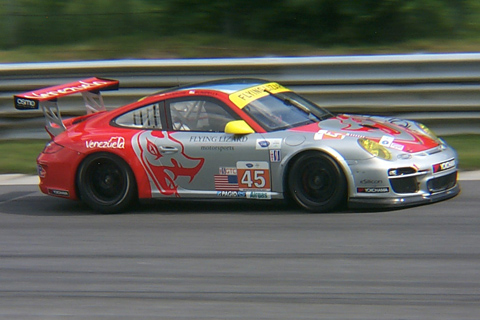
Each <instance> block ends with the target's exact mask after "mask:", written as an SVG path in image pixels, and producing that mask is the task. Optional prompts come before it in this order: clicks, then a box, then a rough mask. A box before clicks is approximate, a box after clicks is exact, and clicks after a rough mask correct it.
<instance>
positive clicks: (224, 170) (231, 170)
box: [218, 167, 237, 176]
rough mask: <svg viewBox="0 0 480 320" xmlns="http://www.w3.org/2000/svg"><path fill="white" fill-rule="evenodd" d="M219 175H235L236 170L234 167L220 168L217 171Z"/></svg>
mask: <svg viewBox="0 0 480 320" xmlns="http://www.w3.org/2000/svg"><path fill="white" fill-rule="evenodd" d="M218 173H219V174H226V175H235V176H236V175H237V168H235V167H220V168H219V169H218Z"/></svg>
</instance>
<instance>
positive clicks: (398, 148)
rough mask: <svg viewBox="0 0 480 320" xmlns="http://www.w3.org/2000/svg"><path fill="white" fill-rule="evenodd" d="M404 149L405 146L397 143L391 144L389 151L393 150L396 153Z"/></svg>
mask: <svg viewBox="0 0 480 320" xmlns="http://www.w3.org/2000/svg"><path fill="white" fill-rule="evenodd" d="M404 148H405V146H404V145H403V144H399V143H395V142H392V144H391V145H390V149H395V150H398V151H403V149H404Z"/></svg>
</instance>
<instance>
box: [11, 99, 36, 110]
mask: <svg viewBox="0 0 480 320" xmlns="http://www.w3.org/2000/svg"><path fill="white" fill-rule="evenodd" d="M15 107H16V108H17V109H20V110H28V109H38V102H37V101H34V100H30V99H24V98H15Z"/></svg>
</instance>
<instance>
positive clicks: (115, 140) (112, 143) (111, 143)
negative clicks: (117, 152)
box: [85, 137, 125, 149]
mask: <svg viewBox="0 0 480 320" xmlns="http://www.w3.org/2000/svg"><path fill="white" fill-rule="evenodd" d="M85 147H86V148H87V149H93V148H99V149H124V148H125V138H123V137H111V138H110V140H107V141H94V140H87V141H85Z"/></svg>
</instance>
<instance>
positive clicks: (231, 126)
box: [225, 120, 255, 134]
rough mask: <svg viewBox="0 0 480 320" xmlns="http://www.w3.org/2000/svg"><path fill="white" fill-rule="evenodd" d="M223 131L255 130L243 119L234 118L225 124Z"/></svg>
mask: <svg viewBox="0 0 480 320" xmlns="http://www.w3.org/2000/svg"><path fill="white" fill-rule="evenodd" d="M225 133H231V134H250V133H255V131H254V130H253V129H252V127H250V126H249V125H248V124H247V123H246V122H245V121H244V120H235V121H230V122H228V123H227V124H226V125H225Z"/></svg>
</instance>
